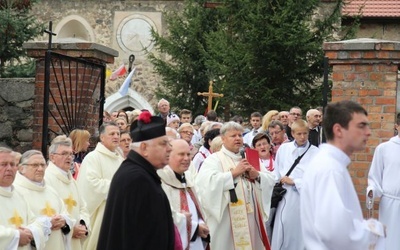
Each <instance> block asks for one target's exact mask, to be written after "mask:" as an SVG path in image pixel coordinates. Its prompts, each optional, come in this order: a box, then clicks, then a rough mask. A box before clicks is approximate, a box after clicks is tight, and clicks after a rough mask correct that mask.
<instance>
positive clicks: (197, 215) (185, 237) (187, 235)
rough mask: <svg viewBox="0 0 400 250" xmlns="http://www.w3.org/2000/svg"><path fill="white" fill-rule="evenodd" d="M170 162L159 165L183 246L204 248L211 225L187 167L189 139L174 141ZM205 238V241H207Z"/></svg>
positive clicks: (185, 247) (194, 248)
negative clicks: (205, 216)
mask: <svg viewBox="0 0 400 250" xmlns="http://www.w3.org/2000/svg"><path fill="white" fill-rule="evenodd" d="M171 146H172V151H171V156H170V159H169V165H168V166H166V167H165V168H163V169H159V170H158V171H157V174H158V175H159V176H160V177H161V181H162V188H163V189H164V191H165V193H166V194H167V197H168V199H169V201H170V204H171V209H172V215H173V218H174V223H175V225H176V226H177V228H178V230H179V233H180V236H181V241H182V245H183V249H191V250H204V245H203V243H204V244H207V242H208V241H209V238H208V237H207V236H208V234H209V229H208V227H207V225H206V224H205V222H204V216H203V214H202V212H201V207H200V204H199V201H198V199H197V197H196V193H195V192H194V187H193V185H194V183H193V178H192V176H191V175H190V172H189V171H187V170H188V169H189V165H190V149H189V145H188V144H187V143H186V141H184V140H182V139H177V140H173V141H171ZM203 240H204V242H203Z"/></svg>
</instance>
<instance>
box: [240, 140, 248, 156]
mask: <svg viewBox="0 0 400 250" xmlns="http://www.w3.org/2000/svg"><path fill="white" fill-rule="evenodd" d="M246 148H250V146H249V145H247V143H243V147H241V148H240V150H239V153H240V156H242V159H244V158H246V154H245V152H246Z"/></svg>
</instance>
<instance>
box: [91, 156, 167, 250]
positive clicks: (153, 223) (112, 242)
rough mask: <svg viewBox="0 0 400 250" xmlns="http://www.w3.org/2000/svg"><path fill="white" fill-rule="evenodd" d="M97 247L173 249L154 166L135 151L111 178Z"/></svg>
mask: <svg viewBox="0 0 400 250" xmlns="http://www.w3.org/2000/svg"><path fill="white" fill-rule="evenodd" d="M97 249H98V250H103V249H109V250H123V249H126V250H128V249H129V250H134V249H137V250H146V249H148V250H163V249H165V250H173V249H174V226H173V220H172V214H171V207H170V204H169V201H168V198H167V196H166V194H165V193H164V191H163V189H162V188H161V181H160V178H159V177H158V175H157V173H156V170H155V169H154V167H153V166H152V165H151V164H150V163H149V162H148V161H147V160H146V159H144V158H143V157H142V156H141V155H139V154H138V153H136V152H135V151H130V152H129V154H128V157H127V159H126V160H125V161H124V162H123V163H122V164H121V167H120V168H119V169H118V170H117V172H116V173H115V175H114V177H113V179H112V181H111V186H110V192H109V194H108V198H107V204H106V208H105V212H104V218H103V223H102V226H101V230H100V237H99V242H98V246H97Z"/></svg>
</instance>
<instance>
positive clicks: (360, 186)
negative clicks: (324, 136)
mask: <svg viewBox="0 0 400 250" xmlns="http://www.w3.org/2000/svg"><path fill="white" fill-rule="evenodd" d="M324 50H325V56H326V57H328V58H329V64H330V66H331V67H332V81H333V86H332V101H333V102H336V101H341V100H353V101H356V102H358V103H360V104H361V105H362V106H363V107H364V108H365V109H366V110H367V111H368V118H369V121H370V128H371V132H372V135H371V136H370V138H369V140H368V143H367V148H366V150H365V151H363V152H358V153H356V154H354V155H353V157H352V164H351V166H350V167H349V171H350V174H351V176H352V179H353V183H354V186H355V188H356V190H357V193H358V196H359V199H360V202H361V207H362V208H363V210H364V212H365V211H366V210H365V192H366V187H367V181H368V180H367V178H368V171H369V168H370V164H371V160H372V157H373V153H374V150H375V148H376V146H378V144H379V143H381V142H384V141H388V140H389V139H390V138H391V137H392V136H393V135H394V124H395V118H396V113H397V112H399V110H396V104H397V98H396V96H397V81H398V69H399V64H400V42H396V41H385V40H377V39H367V38H361V39H354V40H346V41H339V42H327V43H324ZM375 211H376V209H375ZM364 215H366V213H364ZM375 216H376V214H375Z"/></svg>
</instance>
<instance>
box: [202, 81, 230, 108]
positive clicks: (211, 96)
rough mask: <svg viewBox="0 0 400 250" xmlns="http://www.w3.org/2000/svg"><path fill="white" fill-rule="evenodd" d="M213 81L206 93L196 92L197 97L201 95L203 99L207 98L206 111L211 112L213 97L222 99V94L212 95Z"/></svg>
mask: <svg viewBox="0 0 400 250" xmlns="http://www.w3.org/2000/svg"><path fill="white" fill-rule="evenodd" d="M213 83H214V82H213V81H210V86H209V87H208V92H197V95H201V96H204V97H208V105H207V110H208V111H210V110H212V99H213V97H224V94H219V93H214V92H213V86H212V85H213Z"/></svg>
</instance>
